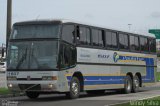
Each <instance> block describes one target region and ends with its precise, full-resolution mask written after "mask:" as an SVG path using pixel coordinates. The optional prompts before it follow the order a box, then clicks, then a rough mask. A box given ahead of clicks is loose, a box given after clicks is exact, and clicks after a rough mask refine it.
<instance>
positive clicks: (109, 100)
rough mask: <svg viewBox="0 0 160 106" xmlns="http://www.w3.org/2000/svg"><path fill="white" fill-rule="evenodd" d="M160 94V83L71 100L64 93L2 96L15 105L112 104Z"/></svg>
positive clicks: (0, 103) (88, 105)
mask: <svg viewBox="0 0 160 106" xmlns="http://www.w3.org/2000/svg"><path fill="white" fill-rule="evenodd" d="M156 96H160V83H159V82H158V83H156V84H155V85H154V86H152V87H146V88H141V89H140V92H138V93H130V94H122V93H117V92H116V91H114V90H111V91H107V92H106V93H105V94H104V95H96V96H89V95H87V94H86V93H82V94H81V95H80V98H78V99H75V100H70V99H67V98H66V97H65V95H63V94H50V95H41V96H40V97H39V98H38V99H35V100H30V99H28V98H27V97H26V96H20V97H8V98H0V105H2V106H5V105H3V103H17V105H14V106H36V105H37V106H111V105H114V104H119V103H124V102H129V101H131V100H142V99H146V98H151V97H156Z"/></svg>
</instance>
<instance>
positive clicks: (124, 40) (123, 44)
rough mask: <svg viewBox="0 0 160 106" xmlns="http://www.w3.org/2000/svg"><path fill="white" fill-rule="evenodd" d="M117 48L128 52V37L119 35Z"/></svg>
mask: <svg viewBox="0 0 160 106" xmlns="http://www.w3.org/2000/svg"><path fill="white" fill-rule="evenodd" d="M119 48H120V49H125V50H128V49H129V46H128V35H126V34H119Z"/></svg>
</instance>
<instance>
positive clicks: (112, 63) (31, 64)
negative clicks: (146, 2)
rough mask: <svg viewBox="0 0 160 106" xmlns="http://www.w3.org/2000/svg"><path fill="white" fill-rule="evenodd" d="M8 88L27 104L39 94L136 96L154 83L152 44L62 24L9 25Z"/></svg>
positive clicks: (142, 38)
mask: <svg viewBox="0 0 160 106" xmlns="http://www.w3.org/2000/svg"><path fill="white" fill-rule="evenodd" d="M8 45H9V46H8V55H7V56H8V57H7V60H8V62H7V84H8V87H9V89H10V90H12V91H13V92H14V91H23V92H26V95H27V96H28V97H29V98H31V99H34V98H37V97H38V96H39V95H40V94H42V93H65V94H66V95H67V96H68V97H70V98H72V99H74V98H78V97H79V94H80V92H82V91H86V92H87V93H88V94H102V93H104V92H105V90H107V89H123V91H124V93H130V92H138V90H139V88H140V87H144V86H148V85H151V84H154V83H155V81H156V80H155V79H156V78H155V74H156V58H157V56H156V39H155V38H154V37H147V36H143V35H140V34H135V33H128V32H124V31H119V30H113V29H109V28H103V27H98V26H93V25H89V24H82V23H78V22H73V21H67V20H39V21H26V22H18V23H15V24H14V25H13V30H12V34H11V36H10V39H9V42H8Z"/></svg>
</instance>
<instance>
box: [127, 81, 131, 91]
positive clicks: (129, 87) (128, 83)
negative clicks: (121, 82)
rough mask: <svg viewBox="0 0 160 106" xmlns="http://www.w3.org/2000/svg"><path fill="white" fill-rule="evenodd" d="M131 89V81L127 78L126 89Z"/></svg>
mask: <svg viewBox="0 0 160 106" xmlns="http://www.w3.org/2000/svg"><path fill="white" fill-rule="evenodd" d="M130 89H131V83H130V81H129V80H127V90H128V91H129V90H130Z"/></svg>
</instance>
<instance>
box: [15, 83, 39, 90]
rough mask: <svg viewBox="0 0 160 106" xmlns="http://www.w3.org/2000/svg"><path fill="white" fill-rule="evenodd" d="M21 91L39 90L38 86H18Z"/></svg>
mask: <svg viewBox="0 0 160 106" xmlns="http://www.w3.org/2000/svg"><path fill="white" fill-rule="evenodd" d="M18 86H19V88H20V89H21V90H33V91H35V90H41V86H40V84H19V85H18Z"/></svg>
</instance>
